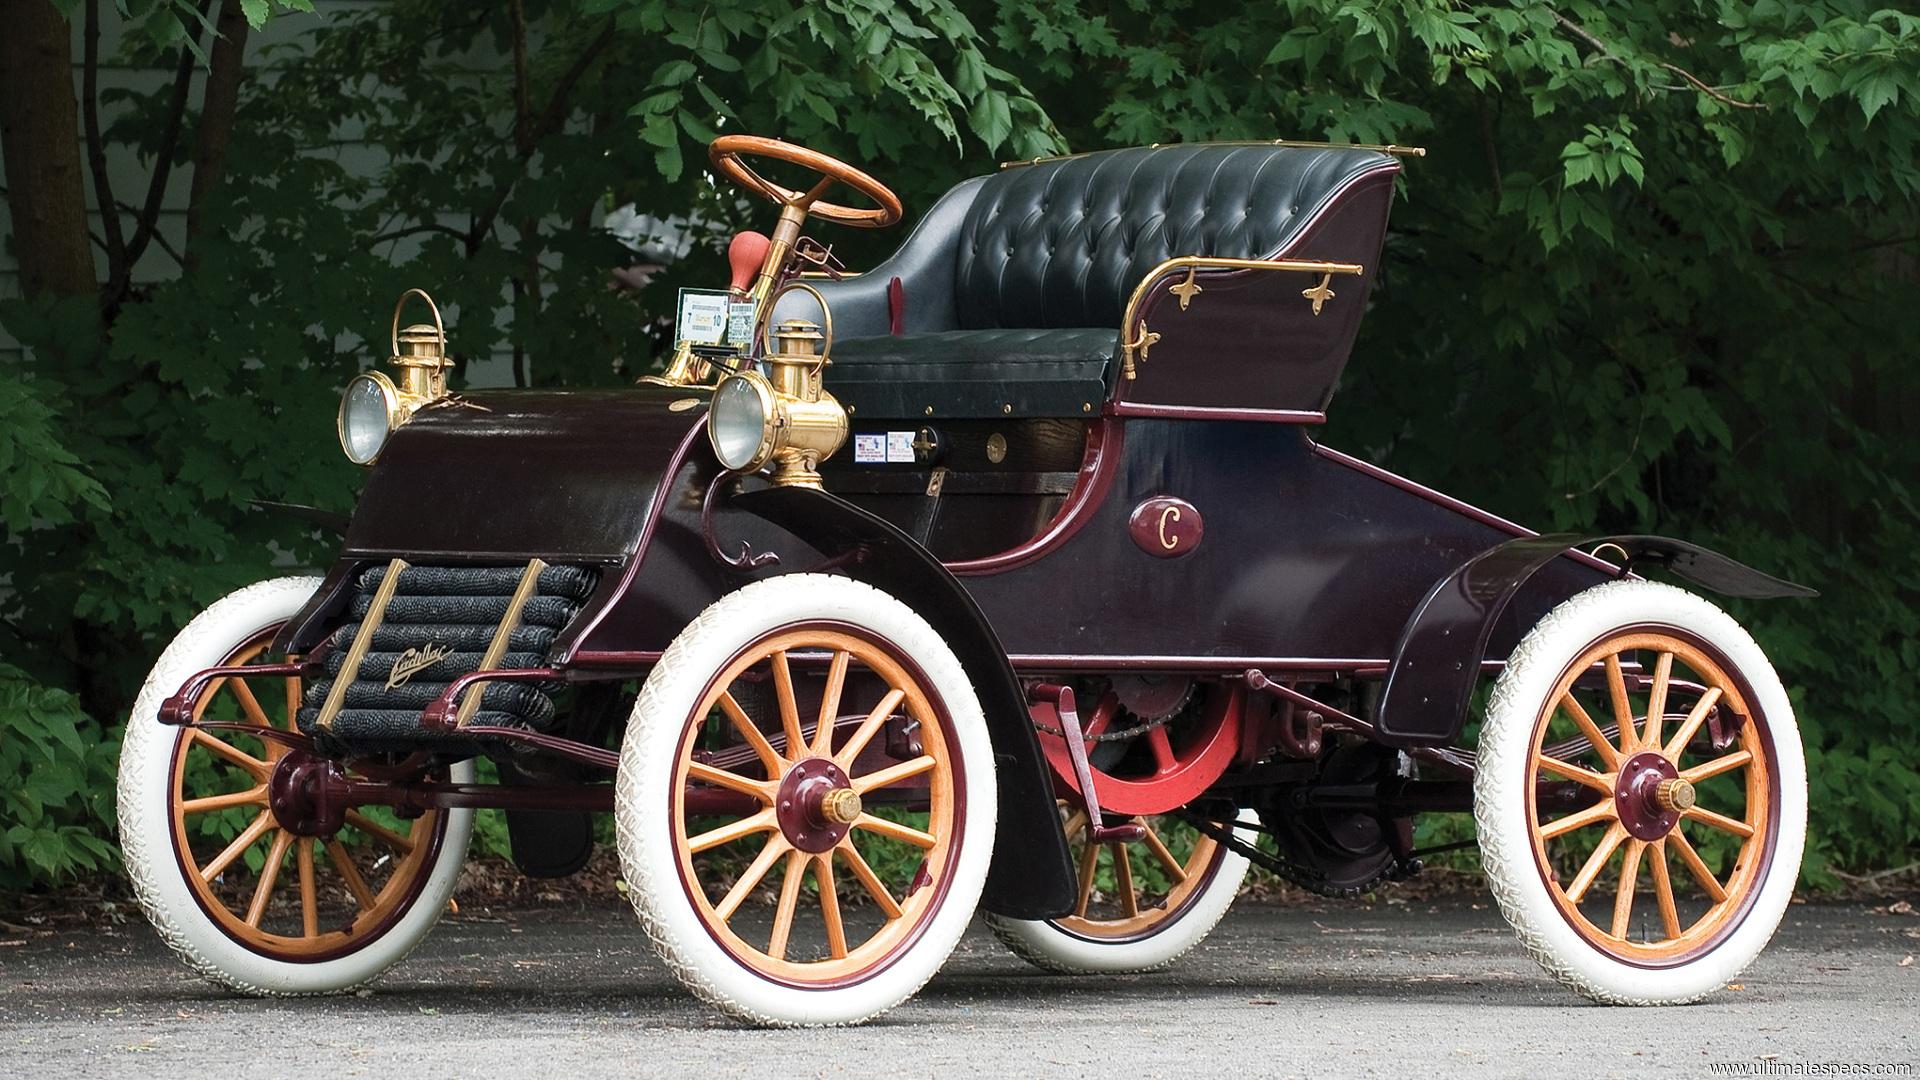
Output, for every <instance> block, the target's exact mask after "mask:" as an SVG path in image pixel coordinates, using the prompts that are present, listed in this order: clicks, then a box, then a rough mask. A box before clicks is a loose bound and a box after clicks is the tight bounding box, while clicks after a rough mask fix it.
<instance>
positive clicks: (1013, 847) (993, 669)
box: [732, 487, 1078, 919]
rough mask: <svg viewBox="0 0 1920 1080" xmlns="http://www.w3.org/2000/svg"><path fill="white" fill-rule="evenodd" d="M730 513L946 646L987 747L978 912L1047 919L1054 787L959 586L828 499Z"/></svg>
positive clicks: (1053, 910)
mask: <svg viewBox="0 0 1920 1080" xmlns="http://www.w3.org/2000/svg"><path fill="white" fill-rule="evenodd" d="M732 505H733V506H734V507H736V508H738V509H740V510H743V511H745V512H747V513H750V514H753V515H755V516H757V517H759V518H762V519H764V520H765V521H767V522H770V523H771V524H774V525H777V526H779V527H780V528H782V529H784V530H786V531H787V532H790V533H792V534H793V535H794V536H796V537H798V538H799V539H800V540H803V541H805V542H806V543H807V544H808V545H810V546H811V547H813V548H814V549H815V550H817V551H819V552H820V553H821V554H822V555H825V556H827V557H828V558H830V559H842V560H844V564H843V566H842V570H843V572H844V573H846V574H847V575H848V576H850V577H853V578H856V579H858V580H860V581H864V582H866V583H867V584H869V585H872V586H874V587H875V588H878V589H881V590H884V591H885V592H887V593H889V594H890V595H892V596H895V597H897V598H899V599H900V600H901V601H903V602H905V603H906V604H908V605H909V606H911V607H912V608H913V609H914V611H915V612H916V613H917V614H919V615H920V617H921V618H923V619H925V620H927V622H928V623H929V624H931V625H932V626H933V628H934V630H935V631H936V632H938V633H939V634H940V636H941V637H942V638H944V639H946V642H947V644H948V645H950V646H952V648H953V651H954V654H955V655H956V656H958V657H959V658H960V664H961V666H962V667H964V668H965V669H966V672H967V678H968V679H969V680H970V681H971V682H972V683H973V686H974V689H975V690H976V691H977V692H978V693H979V695H980V705H981V708H982V710H983V711H984V712H985V714H986V719H987V733H988V735H989V737H990V738H991V739H992V741H993V757H994V766H995V768H994V774H995V779H996V782H997V784H998V787H999V793H998V794H999V820H1000V829H999V834H1000V836H1002V837H1006V838H1007V839H1005V840H1003V841H1001V842H999V843H996V844H995V845H994V851H993V865H992V867H991V869H990V870H989V871H988V872H987V886H986V893H985V895H984V896H983V897H982V899H981V905H982V906H984V907H985V908H986V909H987V910H989V911H992V912H994V913H995V914H999V915H1005V916H1008V917H1010V918H1016V919H1050V918H1056V917H1058V916H1061V915H1065V914H1067V913H1068V912H1070V911H1072V910H1073V905H1074V901H1075V900H1076V898H1077V897H1078V883H1077V881H1076V879H1075V877H1074V872H1073V863H1072V859H1071V857H1070V856H1069V854H1068V852H1067V842H1066V837H1065V835H1064V834H1063V833H1062V832H1061V829H1060V817H1059V814H1058V812H1057V811H1056V810H1055V803H1054V793H1053V778H1052V774H1051V773H1050V772H1048V770H1047V766H1046V759H1045V758H1044V757H1043V756H1042V754H1041V752H1040V742H1039V740H1038V739H1037V738H1035V737H1034V732H1033V723H1032V721H1031V720H1030V719H1029V714H1028V711H1027V705H1026V698H1025V696H1024V695H1023V694H1022V693H1021V691H1020V682H1019V680H1018V679H1017V678H1016V677H1015V676H1014V673H1013V665H1012V664H1010V663H1009V662H1008V661H1007V654H1006V650H1004V649H1003V648H1001V646H1000V639H999V637H998V636H997V635H996V634H995V633H994V631H993V627H992V625H991V624H989V623H988V622H987V619H986V616H985V615H983V614H982V613H981V611H980V608H979V606H978V605H977V604H975V603H974V601H973V597H972V596H970V595H969V594H968V593H967V591H966V590H965V589H964V588H962V587H961V585H960V582H959V581H958V580H956V579H955V578H954V576H953V575H952V574H951V573H949V572H948V571H947V568H946V567H944V566H942V565H941V564H940V561H939V560H938V559H936V558H934V557H933V555H932V554H930V553H929V552H928V551H927V550H926V549H925V548H923V547H921V546H920V545H919V544H916V543H914V541H913V539H912V538H911V537H909V536H907V534H906V533H903V532H901V531H900V530H899V529H896V528H894V527H893V526H892V525H890V524H888V523H887V522H885V521H882V520H881V519H879V518H877V517H874V516H873V515H872V514H869V513H867V512H866V511H865V510H862V509H860V508H859V507H857V506H854V505H853V504H852V503H849V502H847V501H845V500H844V499H841V498H839V497H837V496H834V495H830V494H828V493H826V492H824V491H816V490H812V489H808V488H794V487H784V488H769V489H767V490H764V491H754V492H749V493H747V494H744V495H739V496H736V497H735V498H734V499H733V502H732Z"/></svg>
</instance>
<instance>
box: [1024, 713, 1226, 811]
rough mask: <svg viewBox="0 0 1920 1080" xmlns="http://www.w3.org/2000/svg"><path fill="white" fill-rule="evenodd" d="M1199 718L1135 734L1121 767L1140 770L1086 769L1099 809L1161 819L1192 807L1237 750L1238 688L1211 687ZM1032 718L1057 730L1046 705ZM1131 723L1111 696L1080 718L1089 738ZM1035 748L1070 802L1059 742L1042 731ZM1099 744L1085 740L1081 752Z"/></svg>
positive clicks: (1068, 765) (1068, 763) (1067, 766)
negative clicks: (1135, 743) (1140, 746)
mask: <svg viewBox="0 0 1920 1080" xmlns="http://www.w3.org/2000/svg"><path fill="white" fill-rule="evenodd" d="M1206 694H1207V702H1206V707H1205V710H1204V711H1203V712H1202V713H1201V715H1200V716H1199V717H1198V718H1196V719H1192V720H1187V721H1184V722H1182V723H1178V724H1175V723H1171V722H1170V723H1166V724H1161V725H1159V726H1157V727H1153V728H1149V729H1148V730H1147V731H1145V732H1143V733H1141V734H1140V735H1139V736H1138V740H1139V741H1140V742H1143V743H1144V744H1145V752H1144V757H1143V756H1142V753H1141V752H1140V751H1134V752H1131V753H1129V754H1128V755H1127V758H1128V761H1129V762H1130V763H1131V762H1142V761H1144V763H1145V767H1144V771H1142V770H1141V769H1140V768H1138V767H1135V766H1130V770H1131V771H1124V772H1119V773H1116V772H1114V771H1110V770H1108V769H1103V768H1101V767H1100V766H1098V765H1094V766H1093V788H1094V794H1095V795H1096V796H1097V797H1098V800H1099V805H1100V806H1101V808H1102V809H1105V810H1109V811H1112V812H1114V813H1116V814H1124V815H1128V816H1133V815H1140V814H1164V813H1167V812H1168V811H1171V810H1175V809H1178V808H1179V807H1182V806H1185V805H1186V804H1188V803H1190V802H1192V801H1193V800H1194V799H1195V798H1196V797H1198V796H1199V794H1200V793H1201V792H1203V791H1205V790H1207V788H1208V787H1209V786H1211V785H1212V784H1213V782H1214V781H1215V780H1218V779H1220V775H1221V774H1222V773H1224V772H1226V771H1227V766H1228V765H1231V764H1232V763H1233V755H1234V753H1235V752H1236V751H1237V750H1238V749H1239V745H1240V717H1241V714H1242V711H1243V707H1244V706H1245V704H1246V689H1245V688H1244V687H1242V686H1239V685H1233V686H1226V685H1215V686H1211V687H1209V688H1208V689H1207V691H1206ZM1032 711H1033V719H1034V721H1035V722H1036V723H1040V724H1044V725H1046V726H1047V727H1058V726H1059V723H1060V718H1059V716H1058V715H1056V714H1055V712H1054V709H1053V706H1052V705H1050V704H1046V703H1038V704H1035V705H1034V706H1032ZM1133 723H1134V722H1133V720H1132V719H1131V718H1130V717H1128V716H1127V714H1126V713H1124V712H1122V711H1121V709H1120V698H1119V695H1117V694H1114V693H1112V692H1109V693H1107V694H1104V695H1102V696H1101V698H1100V702H1099V704H1097V705H1095V706H1094V709H1093V715H1092V716H1090V717H1088V720H1087V726H1086V734H1087V735H1088V736H1089V737H1091V736H1094V735H1100V734H1103V733H1105V732H1107V731H1110V730H1124V729H1126V728H1128V727H1130V726H1132V725H1133ZM1039 737H1040V748H1041V749H1042V750H1043V751H1045V752H1046V755H1047V763H1048V764H1049V765H1051V766H1052V767H1053V773H1054V777H1055V782H1056V784H1057V785H1059V786H1061V787H1062V788H1064V790H1066V791H1068V792H1071V793H1073V794H1074V795H1075V796H1078V795H1079V793H1080V785H1079V784H1078V783H1077V782H1075V780H1074V778H1073V761H1072V759H1071V758H1070V757H1069V756H1068V754H1067V742H1066V740H1065V739H1064V738H1062V737H1060V736H1058V735H1053V734H1049V733H1048V732H1045V731H1042V732H1040V733H1039ZM1098 745H1100V744H1098V743H1093V742H1089V743H1088V744H1087V749H1088V752H1089V753H1091V752H1092V751H1093V749H1094V748H1095V747H1096V746H1098Z"/></svg>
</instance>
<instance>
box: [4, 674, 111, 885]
mask: <svg viewBox="0 0 1920 1080" xmlns="http://www.w3.org/2000/svg"><path fill="white" fill-rule="evenodd" d="M101 736H102V732H101V731H100V729H99V728H98V727H97V726H96V725H95V724H94V723H93V722H92V721H91V720H89V719H88V718H87V717H86V715H85V714H84V713H82V712H81V710H80V707H79V703H78V701H77V700H76V699H75V698H74V697H73V696H72V695H71V694H68V693H66V692H64V691H60V690H54V689H49V688H47V687H44V686H42V685H40V684H39V683H37V682H36V681H35V680H33V679H32V678H31V677H29V676H28V675H27V674H26V673H25V672H23V671H21V670H20V669H19V668H16V667H13V666H11V665H5V664H0V887H6V888H23V887H25V886H27V885H28V884H30V883H34V882H46V883H53V882H59V881H62V880H65V879H68V878H71V877H74V876H76V875H79V874H83V873H92V872H97V871H101V870H107V869H111V868H113V867H114V865H115V863H116V860H117V853H116V852H115V850H114V848H113V846H112V845H111V844H110V843H108V842H107V841H106V839H105V837H106V836H107V835H110V833H111V830H112V826H113V805H112V793H113V774H114V761H115V759H116V758H117V757H118V752H119V746H118V740H117V739H116V740H113V741H112V742H111V743H109V742H107V741H104V740H103V739H102V737H101Z"/></svg>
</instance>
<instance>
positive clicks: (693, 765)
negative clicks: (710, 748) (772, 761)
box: [687, 761, 780, 803]
mask: <svg viewBox="0 0 1920 1080" xmlns="http://www.w3.org/2000/svg"><path fill="white" fill-rule="evenodd" d="M687 779H688V780H698V781H700V782H701V783H705V784H712V785H713V786H714V787H722V788H726V789H727V790H729V791H737V792H740V793H741V794H742V795H751V796H753V797H754V798H756V799H759V800H760V801H761V802H767V803H770V802H772V801H773V795H774V792H775V791H777V790H779V787H780V783H779V781H777V780H755V779H753V778H752V777H749V776H741V775H740V774H739V773H736V772H728V771H727V770H725V769H722V768H718V767H716V766H713V765H709V764H707V763H706V762H704V761H689V762H687Z"/></svg>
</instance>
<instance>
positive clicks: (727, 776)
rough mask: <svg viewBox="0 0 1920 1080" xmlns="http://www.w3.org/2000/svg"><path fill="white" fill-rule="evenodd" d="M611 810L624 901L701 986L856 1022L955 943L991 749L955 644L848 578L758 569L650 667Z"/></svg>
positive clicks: (969, 891) (811, 1019) (685, 976)
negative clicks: (767, 574)
mask: <svg viewBox="0 0 1920 1080" xmlns="http://www.w3.org/2000/svg"><path fill="white" fill-rule="evenodd" d="M618 789H619V793H618V803H617V807H616V831H617V834H618V838H619V844H620V858H621V865H622V868H623V869H624V871H625V873H626V879H627V881H628V883H629V885H630V889H629V895H630V896H631V898H632V900H633V904H634V908H635V910H636V911H637V912H638V913H639V915H640V919H641V922H642V924H643V925H644V926H645V927H646V930H647V934H648V936H649V937H651V938H652V940H653V942H654V944H655V945H656V947H657V948H658V949H659V951H660V954H661V956H662V958H663V959H664V960H665V961H666V963H667V965H668V966H669V968H670V969H671V970H672V971H673V972H674V973H675V975H677V976H678V977H679V978H680V980H681V981H682V982H683V983H685V984H686V985H687V987H688V988H689V989H691V990H693V992H694V993H695V994H697V995H698V996H700V997H701V998H702V999H704V1000H706V1001H707V1002H709V1003H710V1004H712V1005H714V1006H716V1007H718V1008H720V1009H722V1010H724V1011H726V1012H728V1013H730V1014H732V1015H734V1016H737V1017H740V1018H742V1019H745V1020H748V1021H750V1022H753V1023H759V1024H768V1025H774V1026H802V1025H829V1024H850V1023H858V1022H859V1021H862V1020H865V1019H867V1018H869V1017H871V1016H874V1015H876V1014H878V1013H880V1012H883V1011H885V1010H886V1009H889V1008H891V1007H892V1006H894V1005H896V1004H898V1003H899V1002H901V1001H904V1000H905V999H906V998H907V997H909V996H911V995H912V994H913V993H914V991H916V990H918V989H919V988H920V986H921V985H922V984H923V983H925V982H926V980H927V979H928V978H929V977H931V976H932V975H933V973H934V972H935V971H936V970H938V969H939V967H940V965H941V963H943V962H944V961H945V960H946V957H947V955H948V954H949V953H950V952H951V951H952V950H953V946H954V944H955V943H956V942H957V941H958V940H959V938H960V934H961V933H962V932H963V931H964V930H965V929H966V925H967V921H968V919H969V918H970V917H971V916H972V914H973V909H974V906H975V904H976V902H977V901H978V899H979V896H980V891H981V889H982V887H983V886H984V884H985V881H986V872H987V865H988V862H989V860H990V858H991V855H992V850H993V830H994V812H995V784H994V777H993V755H992V748H991V745H990V743H989V742H988V738H987V733H986V726H985V720H984V718H983V717H982V715H981V711H980V704H979V701H978V700H977V699H976V697H975V695H974V691H973V688H972V686H971V684H970V683H969V682H968V681H967V678H966V674H965V672H964V671H963V670H962V669H961V667H960V663H959V661H958V660H957V659H956V658H955V657H954V655H953V652H952V650H950V649H949V648H948V647H947V645H946V643H945V642H944V641H942V640H941V639H940V637H939V635H938V634H936V633H934V631H933V629H932V628H931V627H929V626H928V625H927V624H926V622H925V620H923V619H921V618H920V617H919V616H918V615H915V614H914V613H913V612H912V611H911V610H909V609H908V608H907V607H906V606H905V605H904V604H901V603H900V602H899V601H898V600H895V599H893V598H892V597H890V596H887V595H886V594H884V593H882V592H879V591H878V590H876V589H873V588H871V587H869V586H866V585H863V584H860V583H858V582H854V581H850V580H848V579H845V578H837V577H828V576H824V575H815V574H797V575H792V576H788V577H781V578H774V579H771V580H768V581H763V582H757V583H755V584H752V585H749V586H747V587H745V588H743V589H741V590H739V591H738V592H735V593H732V594H729V595H728V596H726V597H723V598H722V599H720V600H719V601H717V602H715V603H714V604H713V605H712V606H711V607H709V608H708V609H707V610H706V611H705V612H704V613H702V614H701V616H700V617H699V618H698V619H696V620H694V622H693V623H692V624H690V625H689V626H688V627H687V628H686V630H684V631H682V633H681V634H680V636H679V637H678V638H676V639H675V640H674V642H673V644H672V645H671V646H670V647H669V648H668V650H667V652H666V654H665V655H664V656H662V657H661V660H660V663H659V664H658V665H656V667H655V668H654V672H653V674H652V675H651V676H650V677H649V678H648V680H647V684H646V687H645V688H644V689H643V691H642V692H641V695H640V698H639V700H638V701H637V702H636V703H635V705H634V712H633V718H632V720H631V721H630V722H629V724H628V726H627V735H626V740H625V742H624V744H623V746H622V748H621V760H620V774H619V781H618Z"/></svg>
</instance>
